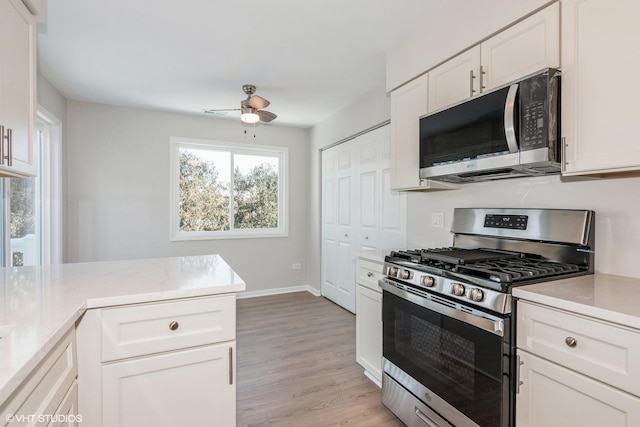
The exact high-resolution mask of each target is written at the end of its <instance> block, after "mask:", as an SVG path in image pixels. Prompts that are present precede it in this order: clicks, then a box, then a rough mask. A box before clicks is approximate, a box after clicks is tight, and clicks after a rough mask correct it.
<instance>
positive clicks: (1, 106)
mask: <svg viewBox="0 0 640 427" xmlns="http://www.w3.org/2000/svg"><path fill="white" fill-rule="evenodd" d="M35 37H36V36H35V24H34V19H33V17H32V16H31V14H30V13H29V11H28V9H27V8H26V7H25V6H24V4H23V3H22V2H21V1H20V0H0V58H2V60H1V61H0V125H1V126H4V128H5V135H6V133H7V130H8V129H11V135H12V137H11V143H9V142H8V141H7V140H5V139H4V138H3V139H2V145H3V148H4V152H3V157H4V156H10V159H4V158H2V159H0V175H9V176H32V175H35V174H36V170H35V163H34V149H33V133H34V124H35V115H36V113H35V108H36V107H35V106H36V101H35V100H36V65H35V64H36V63H35V61H36V59H35V43H36V39H35ZM9 162H10V163H9Z"/></svg>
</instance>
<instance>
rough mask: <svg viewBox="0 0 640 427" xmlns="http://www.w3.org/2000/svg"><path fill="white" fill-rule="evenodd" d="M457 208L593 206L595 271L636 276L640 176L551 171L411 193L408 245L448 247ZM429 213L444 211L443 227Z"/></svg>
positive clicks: (638, 274) (639, 248) (639, 258)
mask: <svg viewBox="0 0 640 427" xmlns="http://www.w3.org/2000/svg"><path fill="white" fill-rule="evenodd" d="M458 207H473V208H475V207H477V208H483V207H505V208H561V209H591V210H593V211H595V212H596V241H595V246H596V256H595V259H596V265H595V269H596V272H598V273H607V274H617V275H622V276H630V277H638V278H640V178H637V177H634V178H616V179H612V178H607V179H597V178H596V179H583V178H576V179H574V178H571V179H567V178H564V179H561V178H560V177H559V176H558V175H552V176H547V177H539V178H518V179H509V180H502V181H494V182H482V183H474V184H464V185H461V186H460V189H459V190H453V191H442V192H431V193H410V194H409V197H408V199H407V246H408V247H410V248H422V247H436V246H449V245H451V243H452V237H453V236H452V234H451V232H450V228H451V219H452V216H453V209H454V208H458ZM432 213H443V214H444V227H442V228H438V227H433V226H432V225H431V218H432Z"/></svg>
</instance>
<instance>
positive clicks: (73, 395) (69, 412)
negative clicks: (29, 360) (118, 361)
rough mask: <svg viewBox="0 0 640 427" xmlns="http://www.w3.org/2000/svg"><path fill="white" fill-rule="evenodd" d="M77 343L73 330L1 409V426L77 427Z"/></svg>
mask: <svg viewBox="0 0 640 427" xmlns="http://www.w3.org/2000/svg"><path fill="white" fill-rule="evenodd" d="M75 346H76V341H75V333H74V330H73V329H72V330H70V331H69V332H67V333H66V334H65V336H64V337H63V338H62V339H61V340H60V341H59V342H58V343H57V344H56V345H55V346H54V348H53V349H52V350H51V351H50V352H49V354H48V355H47V356H46V357H45V358H44V360H43V361H42V362H40V364H39V365H38V367H36V368H35V369H34V370H33V372H32V373H31V374H30V375H29V377H27V379H26V380H25V381H24V383H23V384H22V385H21V386H20V387H19V388H18V390H17V392H16V393H15V394H14V396H13V397H12V398H11V399H9V400H8V401H7V402H6V403H4V404H3V405H2V406H0V414H1V416H2V418H0V425H2V426H5V427H7V426H16V427H17V426H76V425H78V423H77V421H79V418H78V417H77V416H76V415H77V414H78V412H77V411H76V410H77V407H78V393H77V384H76V377H77V372H78V371H77V365H76V351H75Z"/></svg>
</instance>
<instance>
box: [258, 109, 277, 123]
mask: <svg viewBox="0 0 640 427" xmlns="http://www.w3.org/2000/svg"><path fill="white" fill-rule="evenodd" d="M257 113H258V117H260V121H263V122H265V123H269V122H270V121H272V120H273V119H275V118H276V117H278V116H276V115H275V114H273V113H272V112H271V111H266V110H260V111H257Z"/></svg>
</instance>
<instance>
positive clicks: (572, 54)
mask: <svg viewBox="0 0 640 427" xmlns="http://www.w3.org/2000/svg"><path fill="white" fill-rule="evenodd" d="M639 16H640V2H638V1H637V0H616V1H615V2H611V1H607V0H563V2H562V141H563V143H564V149H565V153H564V154H565V156H564V160H565V162H564V165H563V166H564V169H563V174H564V175H580V174H600V173H609V172H626V171H635V170H640V144H638V141H637V138H638V134H640V120H638V111H639V109H638V105H637V103H638V99H640V85H638V84H637V83H636V81H637V80H638V70H640V56H639V55H638V54H637V50H638V43H639V42H640V25H638V17H639Z"/></svg>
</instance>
